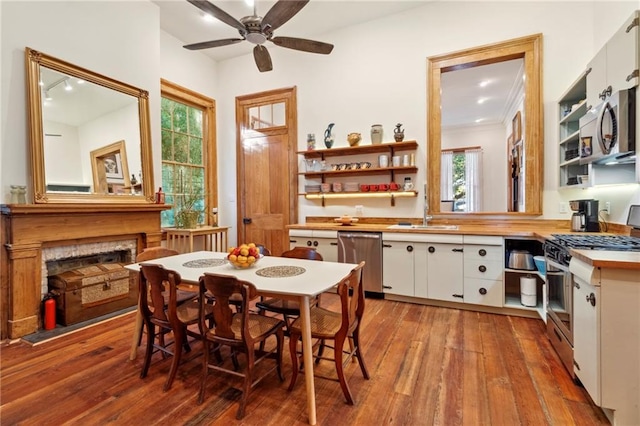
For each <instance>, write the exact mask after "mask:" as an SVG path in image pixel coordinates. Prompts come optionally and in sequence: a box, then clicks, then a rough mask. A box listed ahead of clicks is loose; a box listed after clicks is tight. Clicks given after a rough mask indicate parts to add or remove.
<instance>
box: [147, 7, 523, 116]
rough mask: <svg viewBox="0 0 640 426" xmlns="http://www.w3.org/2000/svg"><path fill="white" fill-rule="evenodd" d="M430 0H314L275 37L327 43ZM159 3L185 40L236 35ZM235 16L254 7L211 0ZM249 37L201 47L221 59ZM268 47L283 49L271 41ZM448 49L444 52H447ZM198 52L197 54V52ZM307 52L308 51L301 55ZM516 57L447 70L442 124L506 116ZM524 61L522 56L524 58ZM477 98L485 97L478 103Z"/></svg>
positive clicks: (245, 49) (242, 47)
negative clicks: (343, 32) (487, 82)
mask: <svg viewBox="0 0 640 426" xmlns="http://www.w3.org/2000/svg"><path fill="white" fill-rule="evenodd" d="M429 1H430V0H395V1H385V0H377V1H370V0H311V1H310V2H309V3H308V4H307V5H306V6H305V7H304V8H303V9H302V10H301V11H300V12H299V13H298V14H297V15H295V16H294V17H293V18H291V20H290V21H289V22H287V23H286V24H284V25H283V26H282V27H280V28H278V29H277V30H276V31H275V35H276V36H288V37H300V38H309V39H314V40H318V41H323V42H326V43H332V44H334V45H335V44H338V43H340V40H334V39H331V38H330V36H329V35H330V33H331V32H332V31H335V30H339V29H341V28H346V27H348V26H351V25H358V24H359V23H362V22H366V21H371V20H375V19H379V18H384V17H386V16H388V15H392V14H394V13H399V12H403V11H406V10H409V9H412V8H416V7H422V6H424V5H425V4H426V3H428V2H429ZM153 3H155V4H157V5H158V6H159V8H160V27H161V29H162V30H164V31H166V32H167V33H169V34H171V35H173V36H174V37H176V38H177V39H178V40H181V41H182V42H184V44H191V43H198V42H202V41H209V40H218V39H224V38H236V37H238V36H239V34H238V31H237V30H236V29H234V28H232V27H231V26H229V25H227V24H225V23H222V22H220V21H218V20H209V21H207V20H205V19H204V18H203V16H204V13H203V12H202V11H201V10H200V9H199V8H197V7H196V6H193V5H192V4H190V3H188V2H187V1H186V0H154V1H153ZM211 3H213V4H215V5H216V6H218V7H219V8H221V9H222V10H224V11H225V12H227V13H228V14H230V15H231V16H233V17H234V18H236V19H238V20H239V19H240V18H242V17H244V16H250V15H253V9H252V7H251V6H249V5H248V4H247V3H246V1H245V0H233V1H229V0H227V1H212V2H211ZM275 3H276V2H275V1H261V0H258V1H257V3H256V8H257V10H256V13H257V14H258V15H259V16H264V15H265V14H266V13H267V11H268V10H269V9H270V8H271V7H272V6H273V5H274V4H275ZM253 46H254V45H253V44H251V43H249V42H248V41H244V42H241V43H237V44H234V45H230V46H223V47H216V48H211V49H203V50H200V51H199V52H201V53H203V54H205V55H207V56H209V57H210V58H212V59H214V60H216V61H220V60H225V59H229V58H233V57H236V56H242V55H248V54H250V53H251V51H252V49H253ZM265 46H266V47H267V48H268V49H281V48H280V47H278V46H276V45H274V44H272V43H267V44H266V45H265ZM443 53H444V52H443ZM194 54H195V53H194ZM302 55H304V54H302ZM513 62H514V61H510V62H505V63H501V64H493V65H486V66H483V67H476V68H472V69H466V70H460V71H456V72H450V73H447V74H445V75H446V78H443V82H442V83H443V109H442V123H443V126H446V127H455V126H461V125H469V124H471V123H474V122H475V120H476V119H482V120H483V121H482V123H483V124H487V123H498V122H501V121H503V120H504V118H505V113H506V109H507V105H506V104H507V103H508V102H509V100H510V99H509V98H510V96H511V99H513V96H514V94H513V93H511V90H512V89H513V86H514V80H515V79H516V78H517V77H516V76H517V73H518V71H520V72H521V71H522V70H521V69H519V68H520V66H519V65H518V64H514V63H513ZM520 62H521V61H520ZM486 79H490V81H491V84H490V85H489V86H488V87H486V88H479V87H478V82H479V81H482V80H486ZM479 97H485V98H487V99H488V100H487V102H486V103H484V104H482V105H478V104H477V99H478V98H479Z"/></svg>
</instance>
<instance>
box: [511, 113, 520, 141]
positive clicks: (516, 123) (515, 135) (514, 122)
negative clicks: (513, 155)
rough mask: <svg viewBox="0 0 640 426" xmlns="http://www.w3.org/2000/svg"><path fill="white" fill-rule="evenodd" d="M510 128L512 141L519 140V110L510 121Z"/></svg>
mask: <svg viewBox="0 0 640 426" xmlns="http://www.w3.org/2000/svg"><path fill="white" fill-rule="evenodd" d="M511 130H512V133H511V134H512V136H513V142H514V143H515V142H520V140H521V139H522V114H520V111H518V112H516V115H515V117H513V120H512V121H511Z"/></svg>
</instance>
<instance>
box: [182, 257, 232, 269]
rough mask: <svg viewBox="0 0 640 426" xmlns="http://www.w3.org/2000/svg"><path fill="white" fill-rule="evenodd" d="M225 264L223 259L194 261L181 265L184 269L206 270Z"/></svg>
mask: <svg viewBox="0 0 640 426" xmlns="http://www.w3.org/2000/svg"><path fill="white" fill-rule="evenodd" d="M226 263H227V261H226V260H224V259H196V260H190V261H188V262H185V263H183V264H182V266H184V267H185V268H207V267H211V266H222V265H225V264H226Z"/></svg>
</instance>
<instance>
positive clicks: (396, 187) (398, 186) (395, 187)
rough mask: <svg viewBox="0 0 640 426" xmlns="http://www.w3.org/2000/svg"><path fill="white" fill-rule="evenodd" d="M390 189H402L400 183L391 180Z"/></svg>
mask: <svg viewBox="0 0 640 426" xmlns="http://www.w3.org/2000/svg"><path fill="white" fill-rule="evenodd" d="M389 189H390V190H392V191H398V190H399V189H400V185H398V184H397V183H395V182H391V183H390V184H389Z"/></svg>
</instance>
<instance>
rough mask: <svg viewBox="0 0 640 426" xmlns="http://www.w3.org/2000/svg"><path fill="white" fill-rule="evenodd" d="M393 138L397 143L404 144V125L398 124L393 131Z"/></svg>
mask: <svg viewBox="0 0 640 426" xmlns="http://www.w3.org/2000/svg"><path fill="white" fill-rule="evenodd" d="M393 138H394V139H395V140H396V142H402V141H403V140H404V129H403V128H402V123H398V124H396V128H395V129H394V130H393Z"/></svg>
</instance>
